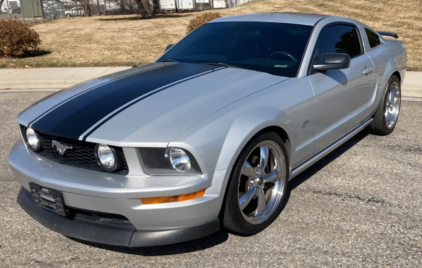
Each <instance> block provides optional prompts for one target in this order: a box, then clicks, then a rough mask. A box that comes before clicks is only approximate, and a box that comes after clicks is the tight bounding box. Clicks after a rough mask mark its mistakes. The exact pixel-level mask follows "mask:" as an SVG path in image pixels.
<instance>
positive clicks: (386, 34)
mask: <svg viewBox="0 0 422 268" xmlns="http://www.w3.org/2000/svg"><path fill="white" fill-rule="evenodd" d="M378 33H379V34H380V35H385V36H389V37H394V38H396V39H397V38H399V36H398V35H397V34H396V33H390V32H378Z"/></svg>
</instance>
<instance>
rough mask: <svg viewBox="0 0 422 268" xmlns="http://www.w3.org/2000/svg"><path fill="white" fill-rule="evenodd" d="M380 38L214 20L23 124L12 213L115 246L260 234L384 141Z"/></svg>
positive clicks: (305, 22)
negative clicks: (339, 155) (368, 141)
mask: <svg viewBox="0 0 422 268" xmlns="http://www.w3.org/2000/svg"><path fill="white" fill-rule="evenodd" d="M383 35H385V36H391V37H394V38H398V36H397V35H395V34H393V33H385V32H377V31H375V30H373V29H372V28H370V27H369V26H367V25H365V24H363V23H361V22H358V21H356V20H352V19H348V18H344V17H335V16H326V15H315V14H299V13H273V14H250V15H240V16H233V17H223V18H219V19H215V20H213V21H210V22H208V23H206V24H204V25H203V26H201V27H199V28H198V29H196V30H195V31H193V32H192V33H191V34H189V35H188V36H186V37H185V38H183V39H182V40H181V41H180V42H178V43H177V44H176V45H174V46H169V47H168V48H167V49H166V52H165V53H164V54H163V55H162V56H161V57H160V58H159V59H158V60H157V61H156V62H155V63H152V64H148V65H145V66H140V67H134V68H132V69H130V70H126V71H123V72H120V73H115V74H111V75H108V76H105V77H102V78H97V79H94V80H92V81H88V82H85V83H82V84H79V85H77V86H75V87H73V88H70V89H67V90H63V91H61V92H58V93H55V94H54V95H52V96H51V97H48V98H46V99H43V100H41V101H39V102H37V103H35V104H34V105H33V106H31V107H29V108H28V109H26V110H25V111H23V112H22V113H21V114H19V116H18V118H17V123H18V124H19V129H20V131H21V135H22V139H21V140H19V141H18V142H17V143H16V144H15V145H14V147H13V148H12V150H11V152H10V155H9V164H10V166H11V168H12V170H13V172H14V174H15V176H16V179H17V181H18V182H19V183H20V184H21V185H22V187H21V190H20V192H19V194H18V203H19V205H20V206H21V207H22V209H23V210H25V211H26V213H28V214H29V215H30V216H31V217H33V218H34V219H35V220H37V221H39V222H40V223H41V224H43V225H44V226H46V227H47V228H50V229H52V230H54V231H56V232H59V233H61V234H63V235H66V236H69V237H74V238H77V239H82V240H88V241H94V242H98V243H105V244H112V245H119V246H127V247H139V246H151V245H163V244H170V243H176V242H183V241H187V240H192V239H197V238H200V237H203V236H206V235H209V234H211V233H213V232H216V231H218V230H219V229H220V228H222V227H224V228H226V229H227V230H229V231H231V232H233V233H236V234H241V235H252V234H256V233H258V232H260V231H262V230H263V229H265V228H266V227H267V226H268V225H270V224H271V222H273V221H274V220H275V219H276V218H277V217H278V216H279V214H280V211H281V210H282V208H283V203H284V201H285V200H286V196H288V181H289V180H291V179H293V178H294V177H296V176H297V175H298V174H300V173H301V172H303V171H304V170H306V169H307V168H308V167H309V166H311V165H312V164H314V163H315V162H317V161H318V160H319V159H321V158H323V157H324V156H326V155H327V154H328V153H330V152H331V151H333V150H334V149H335V148H337V147H339V146H340V145H341V144H343V143H344V142H346V141H347V140H348V139H350V138H351V137H353V136H354V135H356V134H357V133H359V132H360V131H362V130H364V129H369V131H371V133H374V134H377V135H388V134H390V133H391V132H393V130H394V128H395V126H396V123H397V120H398V118H399V113H400V103H401V102H400V100H401V84H402V82H403V80H404V77H405V72H406V65H407V54H406V48H405V46H404V45H403V43H402V42H401V41H399V40H395V39H390V38H384V37H383ZM374 168H375V167H374ZM339 172H341V170H339ZM280 220H281V221H282V219H280ZM281 224H282V223H281ZM272 231H276V230H272ZM34 236H35V237H39V236H42V234H39V233H37V234H34Z"/></svg>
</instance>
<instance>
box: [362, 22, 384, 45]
mask: <svg viewBox="0 0 422 268" xmlns="http://www.w3.org/2000/svg"><path fill="white" fill-rule="evenodd" d="M363 28H364V30H365V35H366V39H368V45H369V47H370V48H371V49H375V48H376V47H378V46H380V45H381V44H382V40H381V37H380V35H379V34H378V33H376V32H375V31H373V30H371V29H369V28H368V27H363ZM366 30H368V31H370V32H372V33H374V34H375V35H376V36H377V37H378V40H379V44H378V45H376V46H374V47H372V46H371V41H369V36H368V33H367V32H366Z"/></svg>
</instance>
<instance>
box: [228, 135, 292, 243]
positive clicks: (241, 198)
mask: <svg viewBox="0 0 422 268" xmlns="http://www.w3.org/2000/svg"><path fill="white" fill-rule="evenodd" d="M287 171H288V158H287V150H286V146H285V144H284V142H283V140H282V139H281V138H280V136H279V135H277V134H276V133H274V132H268V133H262V134H259V135H258V136H257V137H255V138H253V139H252V140H251V141H250V142H249V143H248V145H247V146H246V147H245V148H244V149H243V151H242V153H241V155H240V156H239V158H238V160H237V161H236V164H235V166H234V167H233V171H232V175H231V178H230V181H229V185H228V188H227V197H226V200H225V204H224V209H223V212H224V213H223V224H224V226H225V227H226V229H228V230H230V231H233V232H235V233H239V234H244V235H251V234H255V233H258V232H260V231H262V230H263V229H265V228H266V227H267V226H268V225H269V224H270V223H271V222H272V221H274V219H275V218H276V217H277V216H278V214H279V213H280V211H281V209H282V207H283V203H284V202H283V201H284V200H285V197H286V195H287V179H288V173H287Z"/></svg>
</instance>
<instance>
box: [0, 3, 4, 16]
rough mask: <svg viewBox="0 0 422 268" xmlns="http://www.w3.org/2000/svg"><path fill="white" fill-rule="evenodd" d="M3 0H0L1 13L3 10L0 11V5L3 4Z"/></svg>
mask: <svg viewBox="0 0 422 268" xmlns="http://www.w3.org/2000/svg"><path fill="white" fill-rule="evenodd" d="M3 2H4V0H0V14H1V13H3V11H1V6H2V5H3Z"/></svg>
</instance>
